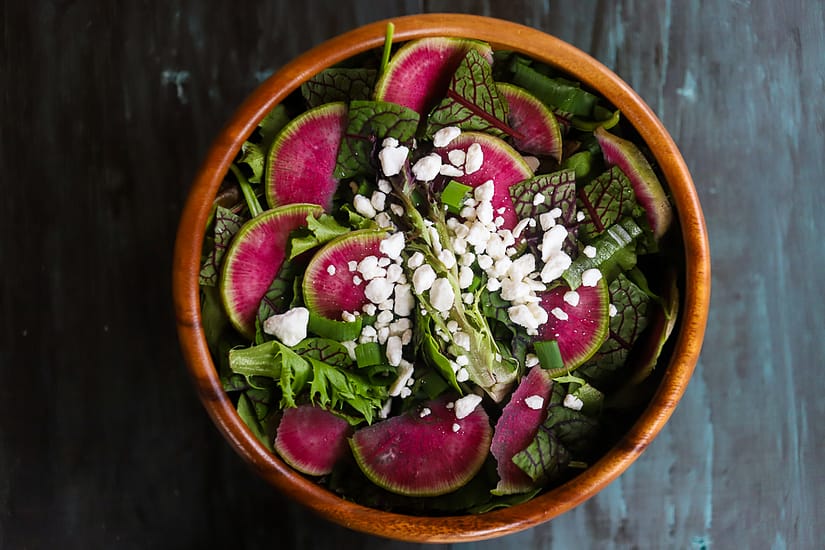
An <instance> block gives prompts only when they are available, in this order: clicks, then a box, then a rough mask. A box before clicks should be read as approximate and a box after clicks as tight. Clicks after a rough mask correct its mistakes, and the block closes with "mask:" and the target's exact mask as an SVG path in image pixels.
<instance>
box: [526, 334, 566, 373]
mask: <svg viewBox="0 0 825 550" xmlns="http://www.w3.org/2000/svg"><path fill="white" fill-rule="evenodd" d="M533 347H534V348H535V349H536V355H537V356H538V358H539V363H540V364H541V368H543V369H545V370H549V371H557V370H559V369H563V368H564V361H563V360H562V358H561V352H560V351H559V343H558V342H557V341H556V340H545V341H544V342H536V343H535V344H533Z"/></svg>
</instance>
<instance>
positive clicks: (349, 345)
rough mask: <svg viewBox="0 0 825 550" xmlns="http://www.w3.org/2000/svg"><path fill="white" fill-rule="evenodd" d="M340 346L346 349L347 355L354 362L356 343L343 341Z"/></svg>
mask: <svg viewBox="0 0 825 550" xmlns="http://www.w3.org/2000/svg"><path fill="white" fill-rule="evenodd" d="M341 345H342V346H344V347H345V348H346V350H347V355H349V358H350V359H352V360H353V361H355V359H356V357H355V348H356V347H358V342H356V341H355V340H345V341H343V342H341Z"/></svg>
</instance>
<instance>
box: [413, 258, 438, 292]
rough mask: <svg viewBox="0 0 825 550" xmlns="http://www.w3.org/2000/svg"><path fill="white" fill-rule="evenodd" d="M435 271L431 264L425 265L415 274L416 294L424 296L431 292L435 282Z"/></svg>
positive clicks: (414, 286)
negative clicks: (425, 293)
mask: <svg viewBox="0 0 825 550" xmlns="http://www.w3.org/2000/svg"><path fill="white" fill-rule="evenodd" d="M435 279H436V274H435V270H434V269H433V268H432V266H431V265H430V264H423V265H421V266H419V267H418V268H416V270H415V271H414V272H413V289H415V293H416V294H423V293H424V292H426V291H428V290H430V288H431V287H432V286H433V283H434V282H435Z"/></svg>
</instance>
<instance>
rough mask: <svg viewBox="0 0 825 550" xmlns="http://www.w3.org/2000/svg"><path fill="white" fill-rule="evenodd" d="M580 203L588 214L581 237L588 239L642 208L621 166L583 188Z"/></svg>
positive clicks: (580, 230) (580, 193)
mask: <svg viewBox="0 0 825 550" xmlns="http://www.w3.org/2000/svg"><path fill="white" fill-rule="evenodd" d="M579 203H580V204H581V206H582V211H583V212H584V216H585V217H584V220H583V221H582V222H581V224H580V225H579V237H580V238H581V239H582V240H583V241H585V242H589V241H590V240H592V239H593V238H594V237H595V236H596V235H600V234H601V233H602V232H604V230H605V229H606V228H608V227H610V226H611V225H613V224H614V223H616V222H617V221H619V220H620V219H621V218H623V217H625V216H631V215H633V213H634V209H636V208H639V206H638V204H637V203H636V195H635V193H634V192H633V186H632V185H631V184H630V180H629V179H627V176H625V174H624V172H622V171H621V169H620V168H619V167H617V166H613V167H612V168H610V170H608V171H606V172H604V173H603V174H601V175H600V176H599V177H597V178H595V179H594V180H593V181H591V182H590V183H589V184H587V185H585V186H584V187H583V188H582V189H581V191H580V192H579Z"/></svg>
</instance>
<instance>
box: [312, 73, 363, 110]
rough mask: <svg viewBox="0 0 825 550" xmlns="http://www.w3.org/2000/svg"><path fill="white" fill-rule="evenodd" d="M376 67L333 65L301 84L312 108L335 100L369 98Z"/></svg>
mask: <svg viewBox="0 0 825 550" xmlns="http://www.w3.org/2000/svg"><path fill="white" fill-rule="evenodd" d="M375 77H376V71H375V70H374V69H357V68H343V67H333V68H330V69H326V70H324V71H321V72H320V73H318V74H317V75H315V76H313V77H312V78H310V79H309V80H308V81H307V82H305V83H304V84H302V85H301V94H302V95H303V96H304V99H306V102H307V104H308V106H309V107H310V108H312V107H317V106H319V105H323V104H324V103H330V102H333V101H350V100H354V99H364V100H366V99H369V98H370V97H372V89H373V86H375Z"/></svg>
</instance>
